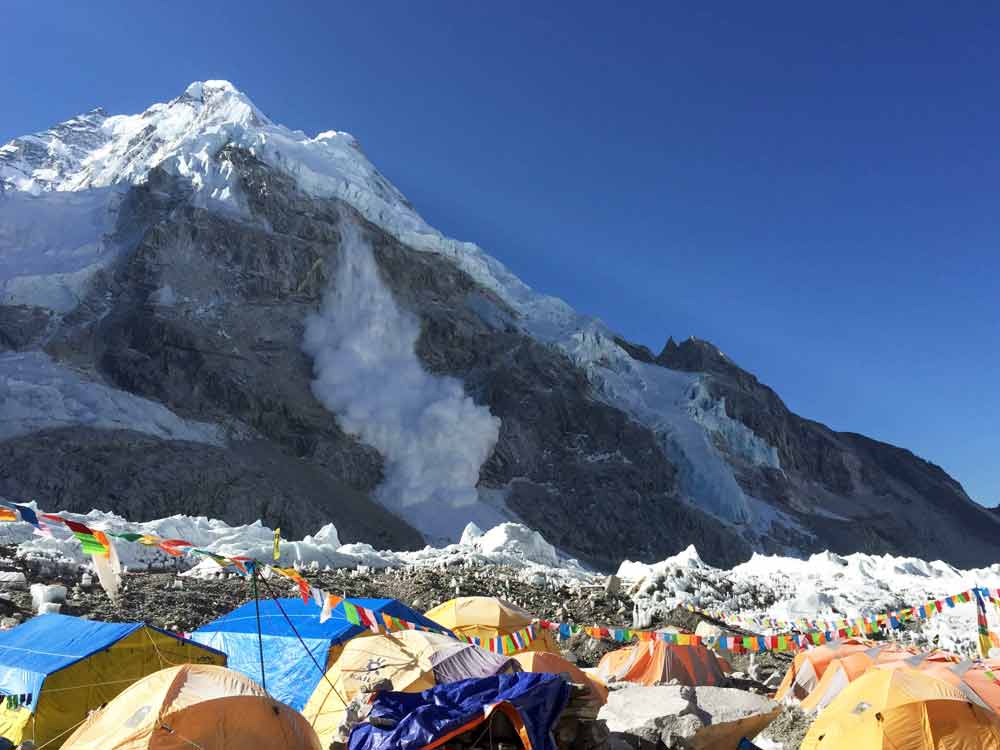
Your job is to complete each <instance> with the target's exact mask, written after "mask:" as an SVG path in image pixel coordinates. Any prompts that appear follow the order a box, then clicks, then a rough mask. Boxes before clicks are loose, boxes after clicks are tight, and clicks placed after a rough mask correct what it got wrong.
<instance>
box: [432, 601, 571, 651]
mask: <svg viewBox="0 0 1000 750" xmlns="http://www.w3.org/2000/svg"><path fill="white" fill-rule="evenodd" d="M424 616H425V617H427V618H429V619H431V620H433V621H434V622H436V623H438V624H439V625H443V626H444V627H446V628H448V629H449V630H451V631H452V632H453V633H455V634H456V635H462V636H465V637H467V638H479V639H480V641H484V642H485V641H488V640H489V639H491V638H497V637H500V636H509V635H512V634H513V633H516V632H517V631H519V630H523V629H524V628H526V627H527V626H528V625H530V624H531V622H532V620H533V619H534V618H533V617H532V616H531V615H530V614H529V613H528V612H525V611H524V610H523V609H521V608H520V607H515V606H514V605H513V604H509V603H507V602H505V601H502V600H500V599H495V598H493V597H491V596H462V597H459V598H458V599H451V600H450V601H447V602H444V603H443V604H439V605H438V606H436V607H434V609H431V610H428V611H427V612H425V613H424ZM521 651H548V652H549V653H553V654H558V653H559V646H557V645H556V642H555V639H554V638H553V637H552V634H551V633H550V632H549V631H548V630H545V629H544V628H542V627H540V626H539V627H536V628H535V638H534V640H532V641H531V642H530V643H528V644H527V645H526V646H525V647H524V648H520V649H518V648H515V649H513V650H512V651H509V652H508V653H520V652H521Z"/></svg>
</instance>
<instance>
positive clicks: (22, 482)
mask: <svg viewBox="0 0 1000 750" xmlns="http://www.w3.org/2000/svg"><path fill="white" fill-rule="evenodd" d="M0 492H2V493H3V494H5V495H9V496H11V497H22V498H29V499H38V500H39V502H40V504H41V505H42V507H43V508H46V509H50V510H56V509H62V510H68V511H72V512H78V513H86V512H87V511H89V510H91V509H92V508H102V509H109V510H114V511H115V512H117V513H121V514H122V515H124V516H125V517H127V518H130V519H133V520H135V521H147V520H151V519H154V518H164V517H166V516H169V515H172V514H175V513H184V514H187V515H205V516H208V517H209V518H219V519H222V520H224V521H226V522H227V523H230V524H246V523H253V522H254V521H256V520H257V519H258V518H264V519H269V520H268V523H272V522H273V523H274V524H275V525H276V526H280V528H282V529H287V530H288V531H287V533H288V534H289V536H292V535H295V536H301V535H303V534H307V533H315V531H316V530H317V529H318V528H319V527H320V526H321V525H322V524H324V523H326V522H327V521H328V520H329V519H331V518H335V519H337V520H336V523H337V529H338V532H339V534H340V536H341V539H343V540H344V541H362V540H363V541H366V542H369V543H371V544H373V545H376V546H380V547H395V546H397V545H401V546H402V547H409V548H419V547H420V546H421V543H422V540H421V538H420V535H419V534H417V532H416V531H414V530H413V529H412V528H410V527H409V526H408V525H407V524H406V523H404V522H403V521H401V520H400V519H399V518H397V517H396V516H393V515H392V514H390V513H389V512H388V511H386V510H385V509H383V508H382V507H381V506H380V505H378V504H376V503H373V502H371V500H370V499H368V498H367V497H366V496H365V495H364V494H363V493H360V492H358V491H357V490H354V489H352V488H351V487H348V486H347V485H345V484H344V483H342V482H340V481H339V480H338V479H337V478H336V477H334V476H332V475H331V474H329V473H328V472H326V471H324V470H323V469H322V468H320V467H317V466H313V465H312V464H310V463H307V462H303V461H300V460H298V459H297V458H296V457H294V456H290V455H288V454H287V453H285V452H283V451H281V450H279V449H277V448H276V447H275V446H274V444H272V443H270V442H269V441H266V440H254V441H237V442H233V443H232V444H231V445H230V446H229V447H228V448H220V447H216V446H211V445H204V444H201V443H190V442H185V441H180V440H161V439H158V438H156V437H152V436H150V435H143V434H140V433H137V432H131V431H129V430H97V429H91V428H87V427H70V428H64V429H58V430H46V431H43V432H37V433H35V434H33V435H30V436H27V437H24V438H19V439H16V440H7V441H4V442H2V443H0Z"/></svg>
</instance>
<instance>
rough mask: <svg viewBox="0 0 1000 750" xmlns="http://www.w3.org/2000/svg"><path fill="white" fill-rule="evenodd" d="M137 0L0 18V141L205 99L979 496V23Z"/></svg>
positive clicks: (666, 10) (976, 13)
mask: <svg viewBox="0 0 1000 750" xmlns="http://www.w3.org/2000/svg"><path fill="white" fill-rule="evenodd" d="M138 5H139V4H133V3H126V2H122V3H104V2H88V3H79V2H66V3H52V2H40V1H38V0H35V1H34V2H23V1H22V0H7V2H5V3H4V5H3V9H2V13H3V16H2V17H3V21H4V25H5V26H6V27H7V28H8V29H9V30H14V33H7V34H5V35H4V44H3V45H2V46H0V92H2V93H0V96H2V102H3V104H2V107H3V109H2V114H0V141H6V140H7V139H9V138H10V137H13V136H15V135H20V134H23V133H26V132H30V131H34V130H38V129H42V128H45V127H48V126H49V125H51V124H53V123H55V122H57V121H59V120H61V119H66V118H67V117H69V116H72V115H73V114H76V113H78V112H81V111H85V110H88V109H91V108H92V107H94V106H97V105H100V106H103V107H105V108H106V109H107V110H109V111H110V112H113V113H120V112H129V113H131V112H136V111H140V110H142V109H144V108H145V107H146V106H148V105H149V104H151V103H152V102H154V101H163V100H166V99H169V98H172V97H174V96H176V95H178V94H180V93H181V92H182V91H183V90H184V88H185V86H186V85H187V84H188V83H189V82H191V81H193V80H199V79H206V78H226V79H229V80H231V81H233V82H234V83H235V84H236V85H237V86H238V87H239V88H241V89H242V90H243V91H245V92H246V93H247V94H248V95H249V96H250V97H251V98H253V99H254V101H255V102H256V103H257V105H258V106H259V107H261V109H263V110H264V111H265V112H267V113H268V114H269V115H270V116H271V117H272V118H273V119H276V120H278V121H279V122H282V123H284V124H286V125H288V126H290V127H294V128H299V129H302V130H304V131H306V132H308V133H315V132H318V131H321V130H327V129H331V128H332V129H338V130H347V131H349V132H352V133H353V134H354V135H356V136H357V137H358V138H359V139H360V141H361V143H362V145H363V147H364V148H365V150H366V152H367V153H368V155H369V156H370V157H371V159H372V160H373V161H374V162H375V163H376V164H377V165H378V166H379V168H380V169H381V170H382V171H383V172H384V173H385V174H386V175H387V176H388V177H389V178H390V179H391V180H392V181H393V182H394V183H395V184H396V185H397V186H398V187H400V188H401V189H402V190H403V191H404V192H405V193H406V194H407V195H408V196H409V197H410V199H411V200H412V201H413V202H414V204H415V205H416V206H417V208H418V209H419V210H420V211H421V212H422V213H423V214H424V216H425V218H427V219H428V220H429V221H430V222H431V223H432V224H434V225H435V226H437V227H439V228H440V229H442V230H443V231H445V232H446V233H448V234H450V235H452V236H456V237H459V238H462V239H469V240H474V241H476V242H478V243H479V244H480V245H482V246H483V247H484V248H486V249H487V250H488V251H489V252H491V253H492V254H494V255H496V256H497V257H499V258H500V259H502V260H503V261H504V262H505V263H507V264H508V265H509V266H510V267H511V268H512V269H513V270H514V271H515V272H517V273H518V274H519V275H520V276H521V277H522V278H524V279H525V280H526V281H527V282H528V283H530V284H531V285H533V286H535V287H536V288H538V289H540V290H544V291H546V292H549V293H552V294H556V295H558V296H561V297H563V298H564V299H566V300H567V301H569V302H570V303H571V304H572V305H574V306H575V307H577V308H578V309H580V310H582V311H585V312H589V313H592V314H594V315H597V316H599V317H601V318H603V319H604V320H605V321H606V322H607V323H609V324H610V325H611V326H612V327H614V328H616V329H617V330H619V331H621V332H622V333H623V334H625V335H626V336H627V337H628V338H630V339H632V340H634V341H638V342H641V343H645V344H647V345H648V346H650V347H651V348H652V349H654V350H656V351H658V350H659V349H660V347H662V345H663V343H664V341H665V340H666V338H667V336H668V335H673V336H674V337H675V338H678V339H680V338H683V337H687V336H690V335H694V336H698V337H700V338H705V339H709V340H711V341H712V342H714V343H715V344H716V345H718V346H719V347H720V348H721V349H722V350H723V351H725V352H726V353H727V354H728V355H730V356H731V357H732V358H733V359H734V360H736V361H737V362H738V363H739V364H741V365H742V366H744V367H745V368H747V369H749V370H751V371H753V372H754V373H756V374H757V375H758V376H759V377H760V379H761V380H762V381H763V382H765V383H767V384H769V385H771V386H772V387H774V388H775V389H776V390H777V391H778V393H779V394H780V395H781V396H782V397H783V398H784V399H785V401H786V403H788V405H789V406H790V407H791V408H792V409H794V410H795V411H797V412H798V413H800V414H802V415H804V416H807V417H810V418H813V419H817V420H820V421H823V422H825V423H827V424H829V425H830V426H832V427H834V428H836V429H840V430H849V431H853V432H861V433H865V434H867V435H870V436H872V437H875V438H879V439H882V440H886V441H888V442H892V443H895V444H898V445H902V446H904V447H907V448H909V449H911V450H913V451H914V452H915V453H917V454H919V455H921V456H923V457H925V458H927V459H929V460H932V461H934V462H935V463H938V464H940V465H942V466H943V467H944V468H945V469H947V470H948V471H949V472H951V473H952V474H953V475H954V476H955V477H956V478H957V479H959V480H960V481H961V482H962V483H963V485H964V486H965V487H966V489H967V491H968V492H969V493H970V495H972V496H973V497H974V498H975V499H977V500H979V501H981V502H985V503H988V504H994V503H996V502H1000V426H998V422H1000V291H998V290H1000V203H998V198H1000V149H998V142H1000V97H998V92H997V81H998V80H1000V45H998V44H997V43H996V40H997V39H998V38H1000V6H996V5H993V4H989V3H961V2H957V3H949V4H946V5H943V4H940V3H929V2H926V3H919V2H914V3H908V4H905V5H894V7H893V8H889V7H888V4H877V3H864V4H861V3H857V4H852V3H837V4H828V6H829V7H824V8H817V7H806V6H816V5H817V4H814V3H762V4H757V3H753V4H751V3H743V2H740V3H737V2H732V3H725V4H723V3H720V4H717V5H716V6H715V7H714V8H713V9H704V8H699V7H697V6H699V5H704V4H700V3H687V4H682V3H662V2H649V3H644V4H639V5H632V6H629V7H620V8H613V7H612V5H611V4H608V3H592V4H591V3H587V2H581V1H580V0H577V1H576V2H565V3H563V2H549V3H544V4H539V3H492V4H487V3H469V2H450V1H445V0H435V1H434V2H424V3H412V2H406V3H404V2H365V3H362V2H351V3H348V2H327V3H316V4H305V3H301V4H300V3H295V2H284V3H274V2H267V3H264V2H239V3H218V4H216V3H211V4H209V3H193V2H179V1H177V0H173V1H172V2H171V3H158V4H156V5H155V6H154V5H153V4H148V7H144V8H139V7H137V6H138ZM539 5H542V6H544V7H542V8H539V7H537V6H539ZM880 5H885V6H886V7H879V6H880ZM46 6H48V7H46Z"/></svg>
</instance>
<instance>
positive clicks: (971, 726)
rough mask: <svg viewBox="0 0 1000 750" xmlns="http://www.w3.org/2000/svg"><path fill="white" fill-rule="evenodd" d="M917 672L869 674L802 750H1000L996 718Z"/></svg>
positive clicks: (838, 701)
mask: <svg viewBox="0 0 1000 750" xmlns="http://www.w3.org/2000/svg"><path fill="white" fill-rule="evenodd" d="M970 695H971V693H967V692H963V691H961V690H959V689H958V688H957V687H954V686H952V685H949V684H948V683H946V682H943V681H942V680H939V679H936V678H935V677H932V676H931V675H930V674H929V673H927V672H921V671H918V670H915V669H909V668H898V669H871V670H869V671H868V672H866V673H865V674H863V675H862V676H861V677H859V678H858V679H857V680H855V681H854V682H852V683H851V684H850V685H848V686H847V687H845V688H844V689H843V690H842V691H841V693H840V695H838V696H837V697H836V698H834V700H833V701H832V702H831V703H830V705H828V706H827V707H826V710H824V711H823V713H822V714H820V715H819V718H817V719H816V721H815V722H813V725H812V726H811V727H810V728H809V732H808V733H807V734H806V736H805V739H804V740H803V741H802V746H801V750H1000V717H998V716H997V715H996V714H995V713H994V712H993V711H991V710H990V709H988V708H987V707H986V705H985V703H983V702H982V701H981V700H979V699H977V698H975V697H974V696H973V697H972V698H970Z"/></svg>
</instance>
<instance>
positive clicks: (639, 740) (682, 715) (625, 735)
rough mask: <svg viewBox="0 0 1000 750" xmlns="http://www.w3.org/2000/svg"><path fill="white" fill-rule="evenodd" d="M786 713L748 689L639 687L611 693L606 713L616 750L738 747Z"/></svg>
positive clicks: (602, 713)
mask: <svg viewBox="0 0 1000 750" xmlns="http://www.w3.org/2000/svg"><path fill="white" fill-rule="evenodd" d="M779 712H780V707H779V706H778V704H777V703H775V702H774V701H772V700H769V699H768V698H765V697H763V696H759V695H755V694H753V693H747V692H744V691H742V690H733V689H730V688H716V687H698V688H693V687H688V686H683V685H682V686H675V685H666V686H658V687H644V686H633V687H629V688H625V689H622V690H616V691H614V692H612V693H610V694H609V695H608V702H607V704H606V705H605V706H604V707H603V708H602V709H601V713H600V718H601V719H603V720H604V721H605V722H606V723H607V726H608V730H609V732H610V733H611V741H610V745H611V748H612V750H655V748H669V749H683V750H708V749H709V748H726V747H733V748H735V747H736V745H737V743H738V742H739V740H740V738H741V737H748V738H749V737H754V736H756V735H757V734H759V733H760V732H761V731H762V730H763V729H764V728H765V727H766V726H767V725H768V724H769V723H770V722H771V720H772V719H774V717H775V716H777V715H778V713H779Z"/></svg>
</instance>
